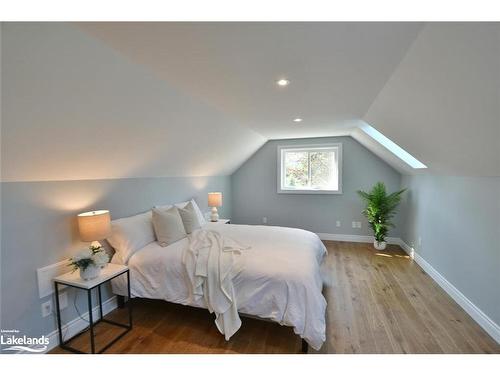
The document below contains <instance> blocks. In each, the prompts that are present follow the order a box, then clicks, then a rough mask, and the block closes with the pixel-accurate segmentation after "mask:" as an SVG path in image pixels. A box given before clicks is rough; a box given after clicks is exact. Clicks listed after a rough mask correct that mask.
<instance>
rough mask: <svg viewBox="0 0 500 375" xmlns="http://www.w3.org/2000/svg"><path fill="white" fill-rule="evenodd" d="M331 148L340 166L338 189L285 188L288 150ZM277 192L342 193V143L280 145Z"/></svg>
mask: <svg viewBox="0 0 500 375" xmlns="http://www.w3.org/2000/svg"><path fill="white" fill-rule="evenodd" d="M323 149H328V150H331V149H333V152H335V154H336V159H337V164H338V165H337V167H338V189H337V190H313V189H283V182H284V178H285V175H284V171H285V168H283V163H284V157H285V152H286V151H319V150H323ZM277 160H278V163H277V170H276V172H277V173H276V174H277V192H278V194H342V143H321V144H312V145H311V144H309V145H279V146H278V157H277Z"/></svg>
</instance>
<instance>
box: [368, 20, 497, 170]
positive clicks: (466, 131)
mask: <svg viewBox="0 0 500 375" xmlns="http://www.w3.org/2000/svg"><path fill="white" fill-rule="evenodd" d="M364 120H365V121H366V122H368V123H370V124H371V125H372V126H374V127H375V128H377V129H378V130H379V131H380V132H382V133H384V134H385V135H386V136H388V137H389V138H391V139H392V140H393V141H394V142H396V143H397V144H399V145H400V146H402V147H403V148H404V149H405V150H406V151H408V152H409V153H410V154H412V155H413V156H415V157H416V158H417V159H419V160H420V161H422V162H423V163H424V164H426V165H428V166H429V168H430V170H431V172H432V173H436V174H446V175H460V176H462V175H465V176H500V24H499V23H430V24H428V25H426V26H425V27H424V28H423V30H422V31H421V32H420V34H419V36H418V37H417V39H416V40H415V42H414V43H413V45H412V46H411V48H410V49H409V51H408V53H407V54H406V56H405V58H404V59H403V60H402V62H401V64H400V65H399V66H398V68H397V69H396V70H395V71H394V73H393V74H392V76H391V78H390V79H389V81H388V82H387V84H386V85H385V87H384V89H383V90H382V91H381V92H380V93H379V95H378V96H377V98H376V99H375V101H374V103H373V104H372V105H371V107H370V109H369V111H368V113H367V114H366V115H365V116H364Z"/></svg>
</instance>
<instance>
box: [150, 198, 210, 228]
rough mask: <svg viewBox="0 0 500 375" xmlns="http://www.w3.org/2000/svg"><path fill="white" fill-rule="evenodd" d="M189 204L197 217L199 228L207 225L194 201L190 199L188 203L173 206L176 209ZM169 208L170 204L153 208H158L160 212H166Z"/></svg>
mask: <svg viewBox="0 0 500 375" xmlns="http://www.w3.org/2000/svg"><path fill="white" fill-rule="evenodd" d="M189 202H191V203H192V204H193V208H194V212H196V216H197V217H198V222H199V223H200V225H201V226H204V225H205V224H206V223H207V221H206V220H205V216H203V214H202V213H201V210H200V208H199V207H198V205H197V204H196V201H195V200H194V199H191V200H190V201H186V202H179V203H175V206H176V207H178V208H184V207H186V205H187V204H188V203H189ZM170 207H172V205H171V204H166V205H163V206H155V208H159V209H160V210H167V209H169V208H170Z"/></svg>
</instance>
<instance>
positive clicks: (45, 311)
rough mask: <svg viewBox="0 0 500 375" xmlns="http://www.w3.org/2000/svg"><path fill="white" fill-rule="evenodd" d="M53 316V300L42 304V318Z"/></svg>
mask: <svg viewBox="0 0 500 375" xmlns="http://www.w3.org/2000/svg"><path fill="white" fill-rule="evenodd" d="M50 314H52V300H50V299H49V300H48V301H47V302H44V303H42V317H44V318H45V317H46V316H49V315H50Z"/></svg>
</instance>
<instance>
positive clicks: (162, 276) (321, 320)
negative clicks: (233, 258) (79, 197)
mask: <svg viewBox="0 0 500 375" xmlns="http://www.w3.org/2000/svg"><path fill="white" fill-rule="evenodd" d="M201 229H202V230H213V231H216V232H218V233H220V234H221V235H222V236H228V237H230V238H233V239H235V240H237V241H239V242H240V243H243V244H246V245H248V246H249V247H250V248H249V249H248V250H246V251H244V252H242V254H241V256H240V257H239V260H238V262H239V263H238V267H239V270H238V273H237V274H236V276H235V277H234V279H233V283H234V290H235V293H236V297H237V309H238V312H239V313H240V314H244V315H249V316H254V317H259V318H262V319H269V320H272V321H274V322H277V323H279V324H281V325H286V326H291V327H293V330H294V332H295V333H296V334H297V335H299V336H300V337H301V338H302V339H303V340H305V342H307V343H308V344H309V345H310V346H311V347H312V348H314V349H316V350H318V349H319V348H320V347H321V346H322V344H323V342H324V341H325V310H326V300H325V298H324V297H323V294H322V286H323V282H322V278H321V274H320V265H321V263H322V261H323V259H324V256H325V255H326V248H325V246H324V245H323V243H322V242H321V240H320V239H319V237H318V236H317V235H316V234H314V233H312V232H308V231H305V230H301V229H294V228H285V227H273V226H260V225H255V226H253V225H234V224H219V223H211V222H208V223H205V224H204V225H203V227H202V228H201ZM188 246H189V236H188V237H187V238H184V239H182V240H180V241H178V242H175V243H173V244H171V245H169V246H167V247H161V246H160V245H159V244H158V243H157V242H156V241H153V242H150V243H148V244H147V245H145V246H144V247H142V248H141V249H139V250H138V251H136V252H134V253H133V255H131V256H130V258H129V259H128V261H127V264H128V266H129V268H130V274H131V296H132V297H133V298H134V297H139V298H151V299H161V300H165V301H169V302H173V303H179V304H183V305H190V306H195V307H201V308H206V305H205V304H204V301H203V300H199V301H197V302H196V303H193V301H192V300H191V299H190V293H189V288H188V283H187V281H186V270H185V269H184V267H183V264H182V254H183V252H184V250H185V249H186V247H188ZM112 263H124V260H123V259H122V258H121V257H113V259H112ZM112 288H113V292H114V293H116V294H118V295H122V296H123V295H126V294H127V293H126V292H127V289H126V282H125V280H124V279H119V278H117V279H115V280H114V281H113V283H112Z"/></svg>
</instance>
